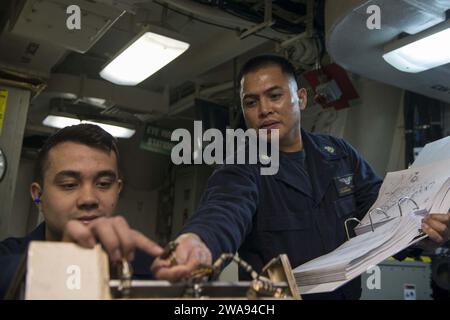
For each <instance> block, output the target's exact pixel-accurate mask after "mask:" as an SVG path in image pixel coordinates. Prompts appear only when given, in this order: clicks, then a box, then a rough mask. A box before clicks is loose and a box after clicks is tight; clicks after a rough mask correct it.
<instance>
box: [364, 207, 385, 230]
mask: <svg viewBox="0 0 450 320" xmlns="http://www.w3.org/2000/svg"><path fill="white" fill-rule="evenodd" d="M373 211H380V212H381V213H382V214H384V215H385V216H386V218H389V215H388V214H387V213H386V212H385V211H384V210H383V209H381V208H373V209H372V210H370V211H369V212H368V215H369V220H370V228H371V229H372V232H374V231H375V228H374V227H373V221H372V212H373Z"/></svg>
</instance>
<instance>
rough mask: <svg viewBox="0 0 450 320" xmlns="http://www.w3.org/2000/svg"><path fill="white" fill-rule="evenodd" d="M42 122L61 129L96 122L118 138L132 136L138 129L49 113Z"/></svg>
mask: <svg viewBox="0 0 450 320" xmlns="http://www.w3.org/2000/svg"><path fill="white" fill-rule="evenodd" d="M42 123H43V124H44V125H46V126H48V127H53V128H59V129H61V128H65V127H68V126H73V125H77V124H80V123H90V124H95V125H97V126H99V127H100V128H102V129H103V130H105V131H106V132H108V133H109V134H111V135H112V136H114V137H116V138H125V139H128V138H131V137H132V136H133V135H134V133H135V132H136V130H134V129H129V128H125V127H120V126H115V125H111V124H105V123H101V122H94V121H87V120H79V119H74V118H70V117H63V116H54V115H48V116H47V117H46V118H45V119H44V121H42Z"/></svg>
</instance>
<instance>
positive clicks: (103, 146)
mask: <svg viewBox="0 0 450 320" xmlns="http://www.w3.org/2000/svg"><path fill="white" fill-rule="evenodd" d="M63 142H78V143H80V144H84V145H87V146H89V147H92V148H96V149H99V150H103V151H106V152H111V151H113V152H114V153H115V154H116V159H117V168H118V171H119V177H120V175H121V169H120V162H119V150H118V148H117V140H116V139H115V138H114V137H113V136H112V135H111V134H109V133H108V132H106V131H105V130H103V129H102V128H100V127H99V126H97V125H94V124H88V123H82V124H79V125H75V126H69V127H65V128H63V129H60V130H59V131H57V132H56V133H55V134H54V135H52V136H50V137H49V138H48V139H47V140H46V141H45V143H44V145H43V146H42V148H41V149H40V150H39V154H38V157H37V161H36V167H35V180H36V181H37V182H38V183H40V184H41V185H43V182H44V172H45V170H46V166H47V160H48V153H49V152H50V150H51V149H52V148H54V147H55V146H57V145H58V144H61V143H63Z"/></svg>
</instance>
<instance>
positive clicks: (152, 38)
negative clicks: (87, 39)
mask: <svg viewBox="0 0 450 320" xmlns="http://www.w3.org/2000/svg"><path fill="white" fill-rule="evenodd" d="M188 48H189V44H188V43H186V42H183V41H179V40H175V39H172V38H169V37H166V36H163V35H160V34H156V33H153V32H145V33H144V34H142V35H141V36H140V37H138V39H137V40H135V41H134V42H133V43H131V44H130V45H129V46H128V47H127V48H126V49H125V50H123V51H122V52H121V53H119V54H118V55H117V56H116V57H115V58H114V59H113V60H112V61H111V62H110V63H109V64H108V65H106V67H105V68H104V69H103V70H102V71H101V72H100V76H101V77H102V78H103V79H106V80H108V81H110V82H112V83H115V84H118V85H128V86H134V85H136V84H138V83H140V82H141V81H143V80H145V79H147V78H148V77H150V76H151V75H152V74H154V73H155V72H156V71H158V70H159V69H161V68H162V67H164V66H165V65H166V64H168V63H170V62H171V61H172V60H174V59H175V58H177V57H178V56H179V55H181V54H182V53H183V52H185V51H186V50H187V49H188Z"/></svg>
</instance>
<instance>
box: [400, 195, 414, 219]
mask: <svg viewBox="0 0 450 320" xmlns="http://www.w3.org/2000/svg"><path fill="white" fill-rule="evenodd" d="M406 200H408V201H411V202H412V203H414V205H415V206H416V210H419V205H418V204H417V202H415V201H414V200H413V199H412V198H410V197H403V198H400V199H399V200H398V202H397V205H398V209H399V210H400V217H401V216H403V210H402V203H403V202H405V201H406Z"/></svg>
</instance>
